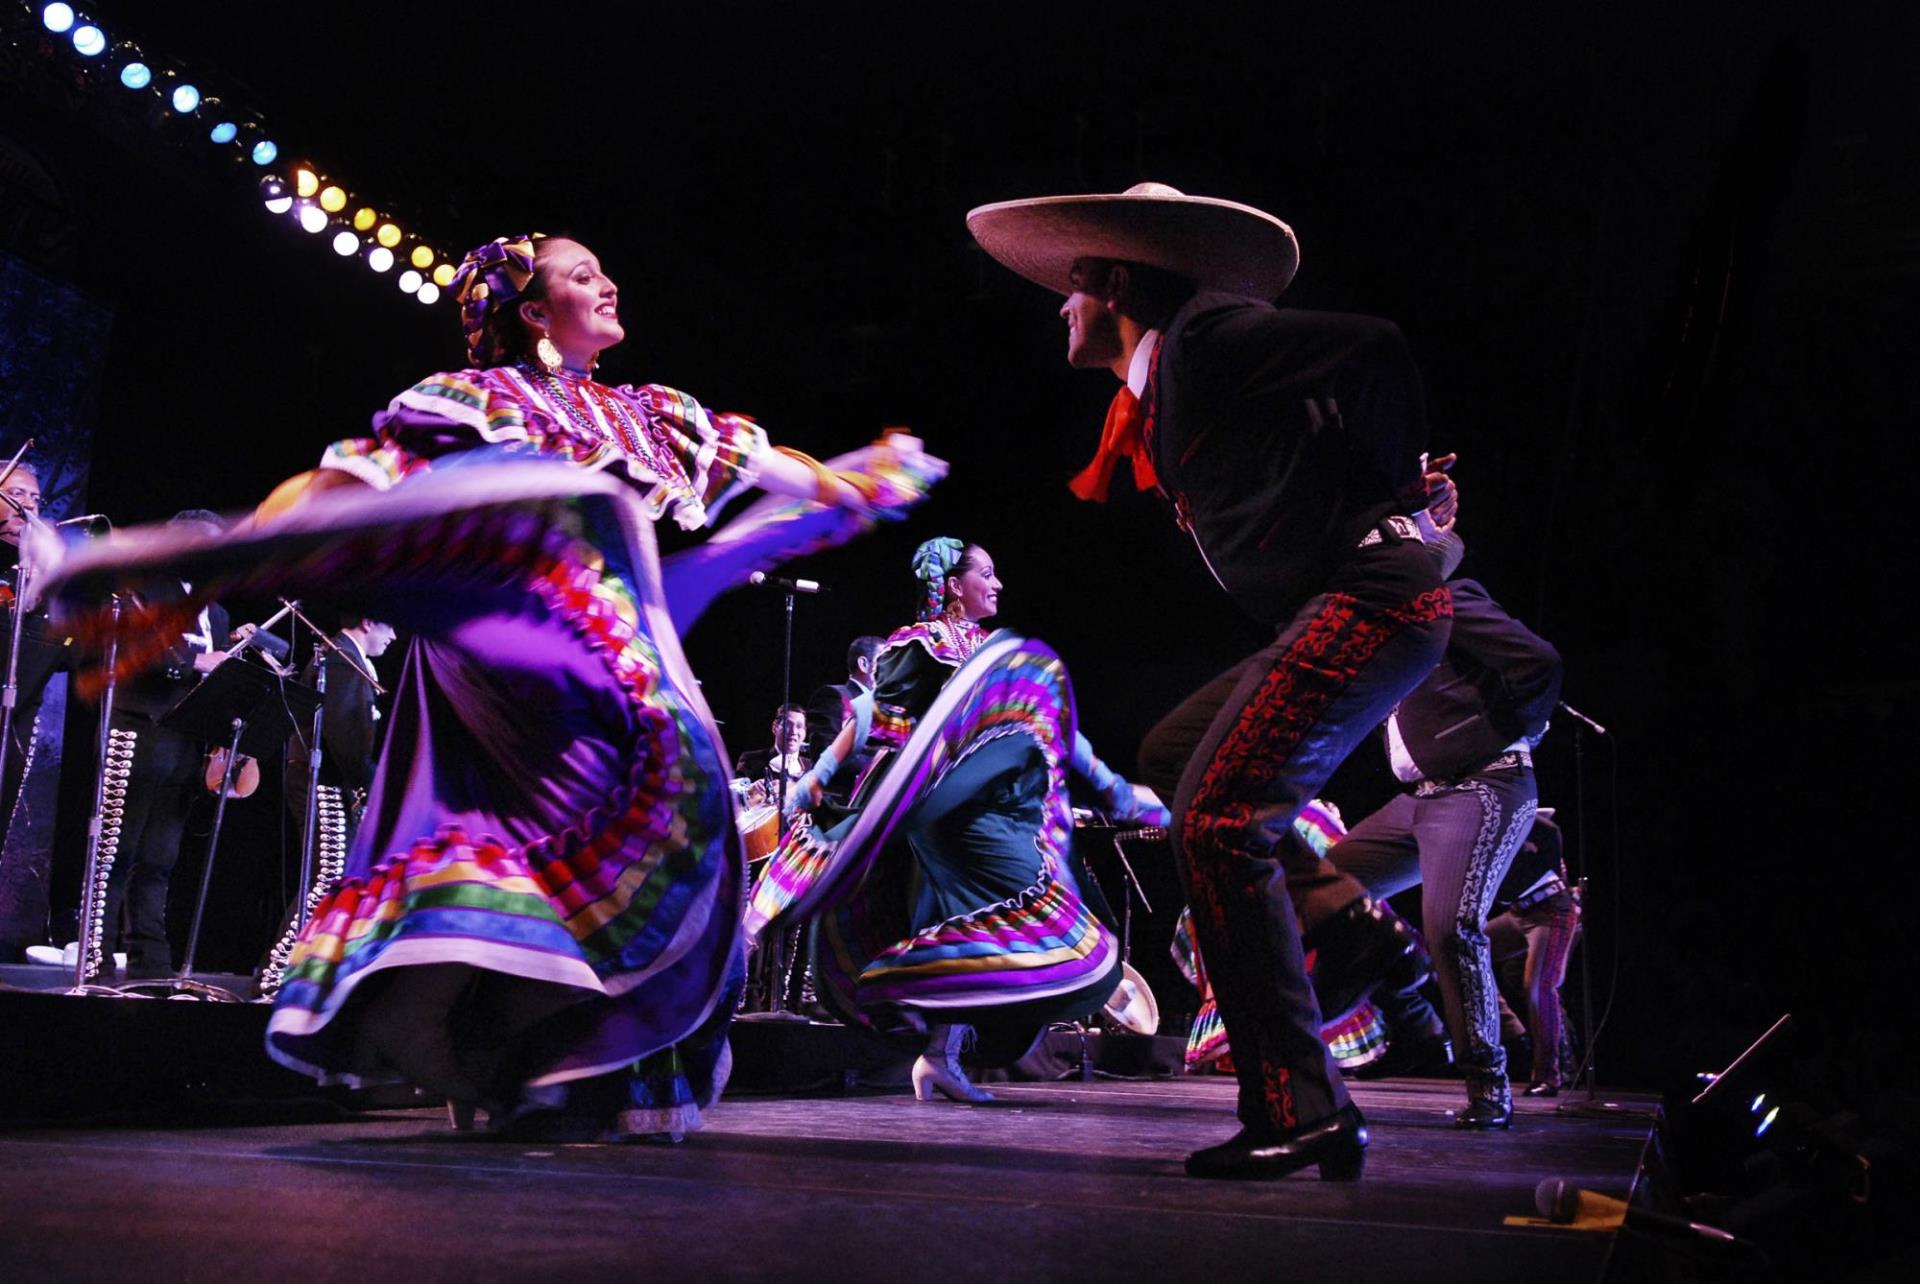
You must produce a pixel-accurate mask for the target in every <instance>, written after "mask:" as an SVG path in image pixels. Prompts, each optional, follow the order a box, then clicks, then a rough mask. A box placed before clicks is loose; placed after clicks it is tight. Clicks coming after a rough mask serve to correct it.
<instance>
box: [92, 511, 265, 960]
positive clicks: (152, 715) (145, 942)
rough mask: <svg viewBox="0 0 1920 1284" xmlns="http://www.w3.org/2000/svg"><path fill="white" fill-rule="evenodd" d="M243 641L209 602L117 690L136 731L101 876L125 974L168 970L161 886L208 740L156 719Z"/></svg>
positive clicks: (124, 716)
mask: <svg viewBox="0 0 1920 1284" xmlns="http://www.w3.org/2000/svg"><path fill="white" fill-rule="evenodd" d="M168 524H169V525H178V526H189V527H193V528H196V529H198V530H201V531H204V532H206V533H209V534H218V533H219V532H220V530H221V528H222V523H221V521H220V518H219V517H218V515H216V514H214V513H210V512H208V511H207V510H205V509H199V508H195V509H188V510H187V511H186V512H183V513H179V514H177V515H175V516H174V517H173V519H172V520H171V521H170V522H169V523H168ZM178 591H179V590H178V588H177V587H176V586H175V585H171V584H158V585H154V586H152V589H151V591H150V593H148V594H143V596H147V597H150V598H153V599H160V598H164V597H166V596H169V595H171V594H174V593H176V592H178ZM240 640H242V639H241V638H240V637H238V636H236V635H235V634H234V631H233V630H232V628H231V627H230V626H229V621H228V618H227V612H226V608H224V607H222V606H220V605H218V604H217V603H209V604H208V605H207V606H206V607H204V608H203V609H202V610H201V611H200V613H199V615H198V616H197V617H196V618H195V619H194V621H193V622H192V624H191V626H190V627H189V628H187V629H186V630H184V631H183V632H182V633H181V635H180V637H179V638H178V640H176V641H175V642H174V643H173V644H172V645H171V646H170V647H169V648H168V649H167V652H166V654H165V655H164V656H162V657H161V658H160V659H159V660H158V661H156V662H155V663H154V664H153V665H151V666H150V667H149V668H147V669H146V670H144V671H143V672H141V673H140V674H138V675H136V676H135V677H132V678H130V679H126V680H123V681H121V682H120V683H119V684H118V686H117V687H116V689H115V692H114V698H113V719H112V724H113V725H112V729H113V731H115V732H117V733H119V734H120V735H122V736H128V735H130V736H132V737H133V754H132V759H131V763H130V765H129V766H128V768H127V775H126V778H125V783H124V789H125V791H126V792H125V801H124V804H123V807H122V810H121V814H120V826H119V841H118V843H117V844H116V847H115V853H114V861H113V868H112V871H111V872H110V874H109V877H108V881H107V897H106V907H105V917H104V918H103V920H102V924H101V927H102V936H101V942H100V952H101V955H102V957H103V958H108V959H110V958H111V957H112V955H113V952H114V950H115V948H116V942H117V943H118V945H119V946H122V947H124V948H125V950H126V955H127V972H128V974H129V975H131V976H135V977H143V976H144V977H155V976H168V975H171V974H172V972H173V948H172V946H171V945H170V944H169V943H168V940H167V888H168V885H169V884H170V882H171V881H172V878H173V867H174V865H175V864H176V863H177V862H178V861H179V859H180V843H181V839H182V837H183V836H184V834H185V831H186V826H187V814H188V812H189V811H190V810H191V809H192V806H193V803H194V801H195V800H196V799H198V798H199V797H201V795H202V794H204V793H205V792H206V786H205V783H204V771H205V766H206V752H207V749H206V746H205V745H203V744H201V743H200V742H199V741H198V740H195V739H194V738H193V737H191V736H188V735H185V734H183V733H181V732H179V731H175V730H174V729H173V728H171V727H165V726H162V725H160V721H159V720H160V718H161V717H162V716H163V715H164V714H166V713H167V712H168V711H169V710H170V709H172V708H173V707H174V706H175V705H176V704H178V703H180V701H181V700H182V699H184V698H185V697H186V695H187V693H188V692H189V691H192V690H193V688H194V687H195V686H197V685H198V684H199V682H200V679H201V678H203V677H205V676H206V675H207V674H209V673H211V672H213V670H214V669H215V668H216V667H218V666H219V665H220V664H221V663H223V662H224V661H225V660H226V658H227V650H228V648H229V647H231V646H232V645H233V644H234V643H235V642H237V641H240ZM111 788H112V786H111V785H110V789H111ZM109 801H111V798H110V800H109ZM123 915H124V918H123Z"/></svg>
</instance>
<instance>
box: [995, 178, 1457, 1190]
mask: <svg viewBox="0 0 1920 1284" xmlns="http://www.w3.org/2000/svg"><path fill="white" fill-rule="evenodd" d="M967 225H968V227H969V228H970V229H971V230H972V232H973V235H974V237H975V239H977V240H978V241H979V243H980V245H981V246H982V248H984V249H985V250H986V251H987V253H988V254H990V255H992V256H993V257H994V258H996V259H998V260H999V261H1000V262H1001V263H1003V264H1005V265H1006V266H1008V267H1010V268H1012V269H1013V270H1014V271H1016V272H1018V273H1020V274H1021V275H1022V276H1025V277H1027V278H1028V279H1029V280H1032V281H1034V282H1037V283H1038V284H1040V285H1043V286H1046V287H1048V288H1049V289H1052V290H1055V291H1057V292H1059V293H1061V294H1064V295H1065V296H1066V302H1065V303H1063V304H1062V305H1061V307H1060V315H1061V316H1062V317H1063V318H1064V319H1065V320H1066V323H1067V360H1068V363H1069V364H1071V365H1073V366H1074V367H1076V368H1079V369H1096V368H1099V369H1106V370H1111V371H1112V372H1113V373H1114V375H1115V376H1116V377H1117V378H1118V379H1119V380H1120V381H1121V383H1122V384H1123V387H1122V388H1121V389H1120V392H1119V394H1118V395H1117V396H1116V397H1115V400H1114V406H1113V408H1112V410H1111V411H1110V412H1109V413H1108V417H1107V424H1106V428H1105V431H1104V433H1103V435H1102V439H1101V443H1100V451H1099V454H1098V455H1097V456H1096V457H1095V459H1094V461H1093V463H1092V464H1091V465H1089V466H1088V468H1087V469H1086V471H1084V472H1082V473H1081V474H1080V475H1079V476H1078V477H1076V478H1075V479H1074V480H1073V483H1072V484H1073V488H1074V491H1075V493H1076V494H1078V495H1080V496H1081V497H1082V498H1083V499H1095V500H1098V499H1104V498H1105V497H1106V492H1107V489H1108V486H1109V484H1110V482H1111V480H1112V476H1113V473H1114V471H1115V470H1116V469H1117V468H1118V467H1120V465H1121V464H1122V463H1130V465H1131V471H1132V475H1133V479H1134V482H1135V484H1136V485H1137V486H1138V487H1140V488H1141V489H1143V490H1144V489H1152V490H1155V491H1157V492H1158V493H1159V494H1160V495H1161V496H1163V497H1164V498H1165V499H1167V500H1168V501H1169V502H1170V503H1171V504H1172V506H1173V512H1174V517H1175V520H1176V522H1177V523H1178V524H1179V526H1180V527H1181V529H1183V530H1184V531H1186V532H1188V534H1190V535H1191V536H1192V538H1193V541H1194V543H1195V544H1196V545H1197V546H1198V547H1199V550H1200V554H1201V556H1202V558H1203V559H1204V560H1205V561H1206V563H1207V566H1208V568H1209V569H1210V570H1211V571H1212V573H1213V576H1214V578H1215V579H1216V580H1218V581H1219V583H1220V586H1221V587H1222V588H1224V589H1225V590H1226V591H1227V593H1228V595H1229V596H1230V597H1232V599H1233V600H1234V602H1235V603H1236V604H1238V605H1239V606H1240V607H1241V608H1242V609H1243V610H1245V611H1246V612H1247V613H1249V614H1250V615H1252V616H1254V617H1255V618H1256V619H1258V620H1260V621H1261V622H1263V623H1265V624H1270V625H1272V626H1273V628H1274V630H1275V636H1274V640H1273V642H1272V643H1271V644H1270V645H1268V646H1266V647H1263V648H1262V649H1261V650H1260V651H1258V652H1256V653H1255V654H1253V655H1251V656H1249V657H1247V659H1245V660H1244V661H1242V662H1241V663H1240V664H1237V665H1235V666H1234V667H1233V668H1232V669H1229V670H1228V671H1227V672H1225V673H1223V674H1221V675H1220V676H1219V677H1217V678H1215V679H1214V680H1213V681H1211V682H1209V683H1208V684H1207V685H1206V686H1204V687H1202V688H1201V689H1200V690H1199V691H1197V692H1195V693H1194V694H1193V695H1192V696H1191V697H1189V698H1188V699H1187V700H1186V701H1185V702H1184V703H1183V704H1181V705H1180V707H1178V708H1177V709H1175V710H1174V711H1173V712H1172V713H1170V714H1169V715H1167V717H1166V718H1165V719H1163V720H1162V721H1161V723H1160V724H1159V725H1158V726H1157V727H1155V728H1154V730H1153V731H1152V732H1150V733H1149V735H1148V737H1147V740H1146V742H1145V743H1144V744H1143V745H1142V747H1141V763H1140V766H1141V771H1142V775H1143V776H1144V777H1147V778H1149V780H1151V779H1152V778H1153V777H1154V776H1156V775H1160V776H1163V777H1164V776H1167V775H1173V774H1177V777H1178V782H1179V784H1178V788H1177V790H1175V791H1174V794H1173V796H1174V799H1175V801H1174V826H1173V833H1174V843H1175V849H1176V851H1177V852H1178V853H1179V855H1180V857H1181V861H1182V866H1183V868H1184V870H1185V872H1186V877H1187V880H1188V884H1189V892H1190V895H1191V896H1192V901H1193V913H1194V924H1195V927H1196V929H1197V932H1198V936H1199V941H1200V948H1201V951H1202V953H1203V954H1204V956H1205V958H1206V965H1207V973H1208V976H1209V978H1210V979H1211V980H1212V982H1213V987H1214V993H1215V996H1216V998H1217V999H1218V1002H1219V1006H1220V1011H1221V1014H1222V1016H1223V1017H1224V1019H1225V1021H1226V1026H1227V1036H1228V1039H1229V1040H1230V1042H1231V1044H1232V1047H1233V1061H1234V1069H1235V1073H1236V1074H1237V1076H1238V1078H1239V1107H1238V1113H1239V1118H1240V1123H1241V1125H1242V1127H1241V1131H1240V1132H1239V1134H1238V1135H1236V1136H1235V1137H1233V1138H1232V1139H1231V1140H1228V1141H1226V1142H1224V1143H1222V1144H1220V1145H1216V1146H1210V1147H1208V1148H1206V1149H1204V1150H1198V1151H1195V1152H1194V1153H1193V1154H1191V1155H1189V1156H1188V1157H1187V1171H1188V1172H1189V1173H1192V1174H1194V1175H1195V1176H1203V1177H1228V1178H1271V1177H1281V1176H1285V1175H1286V1174H1288V1173H1291V1172H1295V1171H1297V1170H1299V1169H1301V1168H1305V1167H1308V1166H1313V1165H1317V1166H1318V1167H1319V1169H1320V1175H1321V1176H1322V1177H1323V1178H1326V1179H1329V1180H1352V1179H1355V1178H1358V1177H1359V1176H1360V1172H1361V1167H1362V1163H1363V1160H1364V1157H1365V1147H1366V1144H1367V1131H1366V1125H1365V1122H1364V1121H1363V1120H1362V1118H1361V1116H1360V1112H1359V1110H1358V1109H1357V1108H1355V1106H1354V1105H1353V1103H1352V1101H1351V1100H1350V1098H1349V1097H1348V1095H1347V1092H1346V1089H1345V1087H1344V1086H1343V1085H1342V1083H1341V1082H1340V1078H1339V1075H1338V1074H1337V1073H1336V1072H1335V1070H1334V1068H1333V1064H1332V1062H1331V1060H1330V1059H1329V1057H1328V1055H1327V1050H1326V1047H1325V1045H1324V1044H1322V1043H1321V1041H1320V1039H1319V1037H1318V1031H1319V1026H1320V1010H1319V1006H1318V1004H1317V1003H1316V1001H1315V997H1314V991H1313V988H1312V987H1311V986H1310V984H1309V983H1308V980H1307V977H1306V971H1305V967H1304V963H1303V951H1302V947H1301V939H1300V931H1299V927H1298V924H1297V921H1296V909H1295V901H1296V900H1298V901H1300V902H1301V903H1302V904H1303V905H1304V904H1307V903H1310V902H1311V899H1312V897H1313V896H1315V895H1317V894H1320V893H1319V892H1317V891H1316V889H1313V888H1306V887H1300V886H1296V887H1295V888H1294V889H1293V896H1292V897H1291V898H1290V897H1289V895H1288V889H1287V887H1286V876H1285V872H1284V870H1283V860H1286V859H1287V858H1286V854H1285V853H1286V848H1285V844H1287V843H1289V842H1290V839H1289V838H1288V834H1289V832H1290V829H1291V822H1292V820H1293V818H1294V815H1295V814H1296V813H1297V812H1298V811H1299V810H1300V808H1301V807H1302V806H1303V805H1305V804H1306V803H1307V802H1308V801H1309V800H1310V799H1312V798H1313V797H1314V796H1315V794H1316V792H1317V791H1318V790H1319V789H1320V787H1321V786H1322V785H1323V784H1325V783H1326V780H1327V778H1328V777H1329V776H1331V775H1332V774H1333V771H1334V769H1335V768H1336V767H1338V766H1339V765H1340V763H1341V761H1342V760H1343V759H1344V758H1345V757H1346V756H1347V754H1348V752H1349V751H1350V750H1352V749H1353V748H1354V746H1355V745H1356V744H1357V743H1358V742H1359V741H1360V740H1361V739H1362V738H1363V737H1364V736H1365V735H1366V734H1367V733H1368V732H1370V731H1371V730H1373V729H1374V728H1375V727H1377V726H1378V725H1379V724H1380V723H1381V721H1382V720H1383V719H1384V718H1385V717H1386V715H1387V714H1388V712H1389V711H1391V710H1392V708H1393V706H1394V705H1395V703H1396V702H1397V701H1398V700H1399V699H1400V697H1401V696H1403V695H1404V694H1406V692H1407V691H1409V690H1411V689H1412V688H1413V686H1414V685H1415V684H1416V683H1418V682H1419V681H1420V679H1421V678H1422V677H1423V676H1424V675H1425V674H1426V673H1427V671H1428V670H1430V669H1431V668H1432V667H1433V665H1434V663H1435V661H1437V660H1438V659H1439V657H1440V655H1441V652H1442V650H1443V648H1444V646H1445V644H1446V639H1447V632H1448V627H1449V621H1450V617H1451V613H1452V608H1451V601H1450V599H1449V597H1448V593H1447V590H1446V589H1445V587H1443V586H1442V582H1441V580H1442V576H1441V567H1440V565H1439V563H1438V561H1437V559H1436V558H1435V557H1434V556H1433V555H1432V551H1431V550H1430V549H1429V548H1428V547H1426V540H1427V538H1428V537H1429V536H1430V535H1431V533H1432V532H1433V531H1434V526H1433V524H1432V522H1431V521H1428V520H1423V518H1422V514H1423V513H1424V510H1425V509H1426V507H1427V504H1428V497H1427V488H1426V483H1425V480H1424V478H1423V476H1422V471H1423V465H1422V452H1423V451H1424V449H1425V447H1426V440H1427V421H1426V412H1425V401H1424V394H1423V392H1422V389H1421V384H1420V376H1419V372H1418V370H1417V369H1416V368H1415V367H1414V364H1413V360H1412V358H1411V356H1410V355H1409V354H1408V352H1407V347H1406V344H1405V342H1404V341H1403V340H1402V339H1401V336H1400V332H1399V331H1398V330H1397V329H1396V328H1395V327H1394V326H1393V325H1392V324H1390V323H1389V322H1386V321H1381V320H1377V319H1375V318H1371V317H1360V316H1345V315H1337V314H1332V313H1321V312H1307V311H1302V310H1298V309H1281V308H1276V307H1274V306H1273V305H1272V303H1270V302H1269V300H1271V299H1273V298H1275V297H1276V296H1278V295H1279V294H1280V293H1281V291H1283V290H1285V289H1286V287H1287V284H1288V282H1289V281H1291V280H1292V278H1293V274H1294V271H1295V269H1296V268H1297V266H1298V265H1299V257H1300V256H1299V248H1298V245H1297V243H1296V241H1295V240H1294V235H1293V231H1292V229H1291V228H1289V227H1288V226H1287V225H1286V224H1285V223H1283V222H1281V221H1280V220H1279V219H1277V218H1274V217H1273V216H1272V215H1269V214H1266V213H1264V212H1262V211H1260V210H1257V209H1254V208H1252V207H1251V206H1247V205H1240V204H1236V203H1234V202H1232V201H1224V200H1215V199H1211V198H1206V197H1197V196H1187V195H1184V194H1182V193H1181V192H1178V191H1176V190H1175V189H1173V188H1171V187H1167V186H1164V185H1162V184H1158V183H1142V184H1140V185H1138V186H1136V187H1133V188H1129V189H1128V190H1127V191H1125V192H1121V193H1117V194H1113V195H1092V196H1053V197H1039V198H1035V199H1031V200H1020V201H1006V202H1002V203H999V204H995V205H986V206H982V207H981V208H979V209H976V210H974V211H972V212H971V213H970V214H968V216H967ZM1326 894H1331V895H1344V894H1345V893H1344V892H1343V891H1337V890H1330V891H1329V892H1327V893H1326Z"/></svg>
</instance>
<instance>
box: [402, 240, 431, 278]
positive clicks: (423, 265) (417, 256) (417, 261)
mask: <svg viewBox="0 0 1920 1284" xmlns="http://www.w3.org/2000/svg"><path fill="white" fill-rule="evenodd" d="M407 262H409V263H411V264H413V265H414V266H415V267H417V268H419V269H420V270H421V271H422V272H424V271H426V270H427V269H428V268H430V267H432V266H433V249H432V247H431V246H426V245H416V246H414V247H413V253H411V254H409V255H407Z"/></svg>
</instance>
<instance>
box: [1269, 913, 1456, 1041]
mask: <svg viewBox="0 0 1920 1284" xmlns="http://www.w3.org/2000/svg"><path fill="white" fill-rule="evenodd" d="M1300 944H1301V947H1302V948H1303V949H1308V950H1312V951H1314V963H1313V971H1312V972H1311V973H1310V974H1309V976H1308V978H1307V979H1308V980H1309V981H1311V982H1312V983H1313V995H1314V998H1315V999H1316V1000H1317V1001H1318V1002H1319V1004H1320V1019H1321V1020H1322V1021H1323V1022H1325V1023H1327V1024H1332V1023H1333V1022H1335V1021H1338V1020H1340V1019H1341V1018H1342V1017H1344V1016H1347V1015H1348V1014H1350V1013H1351V1012H1352V1011H1353V1010H1354V1009H1355V1008H1357V1007H1359V1006H1360V1005H1361V1004H1362V1003H1364V1002H1366V1000H1367V999H1368V997H1370V996H1371V995H1372V994H1373V992H1374V991H1375V990H1377V989H1380V988H1381V987H1382V986H1384V987H1386V988H1387V989H1388V990H1390V991H1398V990H1416V989H1418V988H1419V987H1420V986H1421V984H1422V983H1424V982H1425V981H1426V979H1427V977H1428V976H1429V975H1431V973H1432V970H1433V969H1432V966H1431V964H1430V963H1429V962H1428V960H1427V954H1426V951H1425V950H1423V949H1421V948H1420V941H1419V938H1418V937H1416V936H1415V935H1414V934H1413V929H1412V928H1410V927H1408V926H1407V924H1406V921H1405V920H1404V919H1402V918H1401V917H1400V916H1399V915H1398V914H1395V913H1394V912H1393V911H1392V910H1391V909H1389V908H1388V907H1387V906H1386V905H1384V904H1382V903H1381V902H1379V901H1376V900H1374V899H1373V898H1372V897H1370V896H1362V897H1361V898H1360V899H1358V900H1356V901H1353V902H1351V903H1350V904H1348V905H1347V906H1346V907H1345V908H1344V909H1342V910H1340V911H1339V912H1338V913H1336V914H1335V915H1334V916H1333V917H1332V918H1330V919H1328V920H1327V921H1326V922H1324V923H1322V924H1320V925H1319V926H1318V927H1316V928H1314V929H1313V930H1312V931H1311V932H1309V933H1307V934H1306V936H1305V937H1304V938H1303V939H1302V940H1301V942H1300Z"/></svg>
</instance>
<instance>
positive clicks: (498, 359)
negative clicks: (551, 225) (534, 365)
mask: <svg viewBox="0 0 1920 1284" xmlns="http://www.w3.org/2000/svg"><path fill="white" fill-rule="evenodd" d="M550 239H551V238H549V237H544V236H543V237H541V238H540V239H539V240H537V241H535V242H534V243H533V261H534V269H533V277H532V279H531V280H529V281H528V282H527V286H526V288H525V289H524V290H522V291H520V294H519V296H518V297H517V298H515V299H513V300H512V301H511V302H510V303H506V304H504V305H502V306H500V307H497V308H491V309H489V310H488V312H487V318H486V320H485V321H484V322H482V323H481V326H480V346H481V352H480V357H481V361H480V365H481V366H482V367H486V366H510V365H512V364H513V363H514V362H516V361H518V360H519V359H520V358H521V357H524V356H529V355H531V354H532V352H533V340H532V338H531V336H529V335H528V333H527V327H526V323H525V322H523V321H522V320H521V319H520V305H521V304H522V303H526V302H529V301H531V302H534V303H540V302H542V301H544V300H545V299H546V297H547V278H546V277H545V276H544V275H542V274H541V271H540V267H539V263H540V259H541V251H542V250H543V249H544V248H545V247H546V244H547V242H548V240H550Z"/></svg>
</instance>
